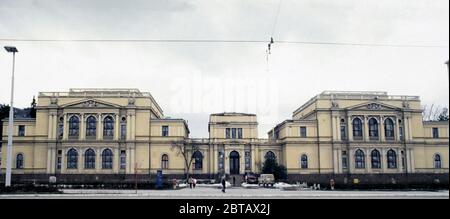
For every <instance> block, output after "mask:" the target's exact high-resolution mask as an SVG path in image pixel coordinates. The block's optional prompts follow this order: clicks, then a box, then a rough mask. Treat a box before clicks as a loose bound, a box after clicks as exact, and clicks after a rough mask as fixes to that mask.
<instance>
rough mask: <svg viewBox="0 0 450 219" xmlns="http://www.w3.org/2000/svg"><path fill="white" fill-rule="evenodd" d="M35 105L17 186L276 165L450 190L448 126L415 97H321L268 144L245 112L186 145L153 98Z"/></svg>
mask: <svg viewBox="0 0 450 219" xmlns="http://www.w3.org/2000/svg"><path fill="white" fill-rule="evenodd" d="M37 102H38V103H37V107H36V111H37V112H36V118H20V119H15V123H14V125H15V126H14V133H13V136H14V144H13V153H12V154H13V160H12V163H13V165H12V166H13V180H18V181H48V177H49V176H57V178H58V179H59V180H60V181H61V182H94V181H95V182H98V181H102V182H109V181H111V182H113V181H114V182H127V181H131V180H136V178H137V177H138V178H139V180H140V181H148V180H151V179H152V178H154V176H155V174H156V173H157V171H158V170H162V173H163V174H164V175H165V176H166V177H171V178H173V177H178V178H180V177H182V176H183V174H184V173H185V172H186V171H189V172H190V173H191V174H194V175H196V177H199V178H200V177H202V178H215V177H218V176H220V175H222V174H229V175H236V176H237V175H243V174H245V173H246V172H254V173H260V172H261V168H262V164H263V163H264V161H265V160H266V159H269V158H270V159H276V160H277V161H278V162H279V163H280V164H283V165H285V166H286V168H287V171H288V176H289V178H290V179H291V180H299V181H301V180H305V181H327V180H329V179H330V178H333V179H336V180H340V179H342V180H344V179H345V180H347V179H348V178H349V177H350V178H354V177H358V178H367V179H368V180H373V181H377V180H378V181H380V180H391V179H392V177H396V179H397V180H399V181H401V180H403V179H404V178H405V176H406V177H409V179H415V180H417V181H424V182H425V181H426V182H429V181H427V180H431V179H435V178H436V177H437V178H439V179H440V180H444V181H445V180H447V182H448V164H449V162H448V160H449V147H448V146H449V141H448V139H449V135H448V134H449V130H448V121H445V122H424V121H422V111H421V107H420V99H419V97H417V96H392V95H388V94H387V93H385V92H323V93H321V94H319V95H317V96H315V97H313V98H312V99H311V100H309V101H308V102H307V103H305V104H304V105H302V106H301V107H300V108H298V109H297V110H295V111H294V113H293V115H292V118H291V119H289V120H286V121H283V122H281V123H279V124H278V125H277V126H276V127H274V128H273V129H271V130H269V131H268V138H267V139H261V138H259V137H258V120H257V116H256V115H255V114H247V113H217V114H211V115H210V118H209V124H208V131H209V136H208V138H199V139H196V138H190V137H189V128H188V124H187V123H186V121H185V120H183V119H173V118H169V117H165V116H164V114H163V111H162V109H161V107H160V106H159V105H158V103H157V102H156V101H155V99H154V98H153V97H152V95H151V94H150V93H145V92H141V91H139V90H137V89H70V90H69V92H41V93H39V95H38V101H37ZM4 122H5V123H4V125H3V130H4V132H3V133H4V134H3V145H4V147H3V150H2V153H1V157H2V161H3V162H2V164H1V169H0V171H1V174H0V175H1V177H0V179H1V180H3V179H4V171H5V166H6V165H5V161H6V153H5V150H6V143H7V134H8V133H7V119H6V120H5V121H4ZM191 157H192V158H193V159H192V163H191V164H190V163H189V161H190V159H189V158H191ZM185 158H188V159H185ZM187 161H188V163H187ZM188 167H189V168H188Z"/></svg>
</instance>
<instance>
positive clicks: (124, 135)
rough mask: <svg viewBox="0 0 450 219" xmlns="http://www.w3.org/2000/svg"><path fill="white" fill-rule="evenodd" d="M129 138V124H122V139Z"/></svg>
mask: <svg viewBox="0 0 450 219" xmlns="http://www.w3.org/2000/svg"><path fill="white" fill-rule="evenodd" d="M126 138H127V124H126V123H121V124H120V139H122V140H125V139H126Z"/></svg>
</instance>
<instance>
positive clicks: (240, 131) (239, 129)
mask: <svg viewBox="0 0 450 219" xmlns="http://www.w3.org/2000/svg"><path fill="white" fill-rule="evenodd" d="M237 132H238V133H237V135H238V138H239V139H242V128H238V129H237Z"/></svg>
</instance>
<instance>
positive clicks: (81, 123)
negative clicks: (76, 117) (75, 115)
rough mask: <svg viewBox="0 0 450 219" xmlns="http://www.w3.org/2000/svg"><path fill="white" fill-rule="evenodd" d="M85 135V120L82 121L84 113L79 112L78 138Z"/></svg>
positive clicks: (83, 137)
mask: <svg viewBox="0 0 450 219" xmlns="http://www.w3.org/2000/svg"><path fill="white" fill-rule="evenodd" d="M85 136H86V129H85V121H84V114H81V119H80V139H81V140H83V139H85Z"/></svg>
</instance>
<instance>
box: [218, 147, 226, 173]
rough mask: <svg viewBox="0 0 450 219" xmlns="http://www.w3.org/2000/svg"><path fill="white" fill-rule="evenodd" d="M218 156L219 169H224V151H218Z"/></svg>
mask: <svg viewBox="0 0 450 219" xmlns="http://www.w3.org/2000/svg"><path fill="white" fill-rule="evenodd" d="M218 156H219V170H221V171H222V170H223V169H224V168H223V166H224V163H225V160H224V159H225V158H224V152H223V151H219V154H218Z"/></svg>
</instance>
